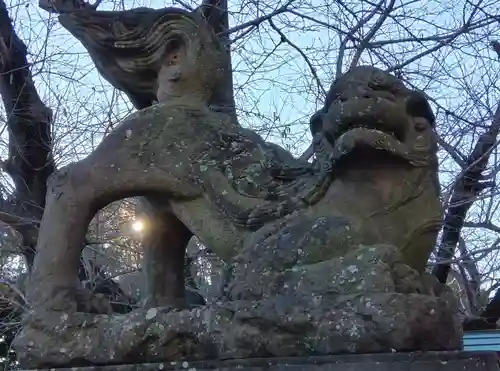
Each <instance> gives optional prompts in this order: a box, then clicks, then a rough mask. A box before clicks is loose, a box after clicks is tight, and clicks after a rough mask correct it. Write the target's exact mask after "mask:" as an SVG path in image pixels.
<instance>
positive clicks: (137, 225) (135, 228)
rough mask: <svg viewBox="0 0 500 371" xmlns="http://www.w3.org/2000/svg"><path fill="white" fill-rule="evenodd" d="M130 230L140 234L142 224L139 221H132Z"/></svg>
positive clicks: (142, 227)
mask: <svg viewBox="0 0 500 371" xmlns="http://www.w3.org/2000/svg"><path fill="white" fill-rule="evenodd" d="M132 229H133V231H134V232H142V231H143V229H144V223H143V222H142V221H141V220H134V222H133V223H132Z"/></svg>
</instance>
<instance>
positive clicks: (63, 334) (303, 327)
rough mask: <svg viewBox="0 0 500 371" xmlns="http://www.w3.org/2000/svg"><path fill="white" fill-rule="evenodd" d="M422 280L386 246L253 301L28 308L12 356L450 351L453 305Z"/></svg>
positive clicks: (326, 264) (271, 284)
mask: <svg viewBox="0 0 500 371" xmlns="http://www.w3.org/2000/svg"><path fill="white" fill-rule="evenodd" d="M431 278H432V277H427V276H422V277H421V276H419V274H418V273H417V272H416V271H414V270H412V269H411V268H409V267H408V266H406V265H405V264H404V263H403V262H402V258H401V255H400V253H399V251H398V250H397V249H395V248H393V247H391V246H385V245H381V246H372V247H366V246H361V247H359V248H358V249H357V250H355V251H352V252H351V253H348V254H347V255H346V256H345V257H343V258H335V259H332V260H329V261H323V262H320V263H315V264H310V265H302V266H294V267H290V269H287V270H285V271H283V272H282V273H281V275H280V276H279V277H278V276H275V277H268V282H267V286H266V290H263V291H261V292H260V296H259V299H257V300H256V299H253V300H233V301H223V302H220V303H218V304H215V305H207V306H205V307H200V308H197V309H194V310H181V311H172V310H170V311H169V310H162V309H160V308H151V309H141V310H135V311H133V312H131V313H129V314H125V315H116V314H115V315H92V314H88V313H82V312H76V313H71V312H55V311H51V312H42V311H40V310H37V311H35V312H34V313H32V314H31V316H30V317H29V318H28V319H27V322H26V324H25V326H24V329H23V331H22V332H21V335H20V336H19V337H18V338H17V339H16V341H17V343H18V345H19V344H23V346H22V347H21V346H18V357H19V359H20V361H21V362H22V364H23V365H25V366H26V367H27V366H29V365H37V367H51V366H54V367H55V366H64V365H87V364H105V363H110V362H111V363H114V362H122V363H123V362H134V361H136V360H138V359H142V360H145V361H156V360H158V361H159V360H168V361H174V360H197V359H198V360H199V359H229V358H246V357H269V356H274V357H287V356H299V355H310V354H317V355H326V354H335V353H366V352H393V351H405V350H413V349H419V350H447V349H449V350H454V349H459V348H460V347H461V337H462V336H461V331H460V319H459V318H458V316H457V315H454V314H455V313H456V312H457V303H456V300H455V298H454V297H453V295H452V293H451V291H449V290H446V289H444V290H439V289H436V288H437V287H438V286H437V285H434V284H435V282H434V281H433V280H432V279H431ZM248 282H253V280H251V281H248ZM257 284H258V282H256V285H257ZM254 291H255V290H254ZM440 291H441V292H440Z"/></svg>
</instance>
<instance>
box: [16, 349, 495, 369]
mask: <svg viewBox="0 0 500 371" xmlns="http://www.w3.org/2000/svg"><path fill="white" fill-rule="evenodd" d="M47 370H48V369H47ZM50 370H51V371H52V370H58V371H158V370H185V371H208V370H218V371H229V370H239V371H264V370H266V371H281V370H290V371H292V370H293V371H295V370H297V371H298V370H304V371H462V370H463V371H500V364H499V358H498V355H497V354H496V353H494V352H462V351H457V352H428V353H423V352H413V353H392V354H359V355H358V354H355V355H337V356H324V357H295V358H256V359H241V360H227V361H196V362H187V361H179V362H165V363H141V364H125V365H109V366H89V367H72V368H58V369H50ZM26 371H27V370H26Z"/></svg>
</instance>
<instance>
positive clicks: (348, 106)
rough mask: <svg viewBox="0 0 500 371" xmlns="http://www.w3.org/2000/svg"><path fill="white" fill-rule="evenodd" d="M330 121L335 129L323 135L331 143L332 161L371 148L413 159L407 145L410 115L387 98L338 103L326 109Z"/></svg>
mask: <svg viewBox="0 0 500 371" xmlns="http://www.w3.org/2000/svg"><path fill="white" fill-rule="evenodd" d="M327 115H328V116H329V119H332V118H334V117H335V118H336V120H337V122H336V123H335V130H333V132H332V131H330V132H329V133H327V134H326V135H327V136H328V139H329V141H330V142H331V143H333V160H334V161H336V160H339V159H340V158H342V157H344V156H346V155H348V154H351V153H354V152H355V151H356V150H357V149H360V148H371V149H375V150H380V151H384V152H386V153H388V154H391V155H394V156H397V157H399V158H402V159H406V160H408V161H410V162H415V161H417V162H420V161H421V160H422V158H421V156H417V158H415V154H414V153H413V148H411V147H412V146H411V145H409V144H408V143H406V138H407V133H408V130H409V127H410V126H409V125H410V124H411V116H410V115H409V113H408V112H407V110H406V107H405V106H404V105H402V104H401V102H400V103H397V102H395V101H394V100H392V99H388V98H386V97H383V98H381V97H375V98H374V97H370V98H355V99H349V100H345V101H337V102H336V103H334V104H332V106H330V109H329V110H328V114H327Z"/></svg>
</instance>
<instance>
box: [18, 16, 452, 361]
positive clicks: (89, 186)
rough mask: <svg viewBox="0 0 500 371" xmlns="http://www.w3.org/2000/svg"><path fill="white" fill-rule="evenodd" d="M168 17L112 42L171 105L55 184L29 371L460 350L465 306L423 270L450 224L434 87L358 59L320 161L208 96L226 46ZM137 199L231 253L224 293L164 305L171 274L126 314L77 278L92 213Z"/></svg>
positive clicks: (324, 137) (331, 104)
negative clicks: (412, 85)
mask: <svg viewBox="0 0 500 371" xmlns="http://www.w3.org/2000/svg"><path fill="white" fill-rule="evenodd" d="M79 17H80V16H79ZM106 17H107V16H106ZM106 17H104V18H106ZM165 17H167V16H165ZM169 17H173V18H174V19H175V22H174V23H171V24H170V26H168V27H167V26H165V27H163V26H161V25H159V24H157V29H162V30H163V31H162V32H164V33H165V34H162V40H164V41H165V40H167V41H166V42H165V43H164V44H162V43H156V41H155V42H152V41H151V42H150V41H147V40H160V38H156V37H152V38H148V37H144V38H142V39H141V38H139V37H137V36H133V37H131V39H132V42H131V43H129V44H128V43H122V40H123V39H122V38H121V37H118V39H119V40H115V41H113V44H112V45H113V46H114V47H116V46H117V45H122V46H127V45H135V46H133V47H131V49H130V50H133V49H134V48H137V50H140V51H141V52H140V53H139V54H140V55H141V57H140V58H138V62H137V65H135V64H134V63H133V61H132V60H130V63H125V62H123V61H124V60H126V58H125V59H123V60H122V61H121V62H120V63H117V64H116V65H117V66H119V68H117V69H115V70H114V71H113V69H112V68H111V69H109V71H111V72H110V73H109V75H108V76H110V77H109V78H110V79H112V78H114V77H116V76H118V77H119V79H121V78H122V77H123V76H125V75H123V71H125V70H126V69H127V68H129V70H128V71H130V72H129V73H130V74H131V77H130V78H134V79H136V78H138V76H145V73H146V71H149V72H148V74H149V75H150V76H153V75H154V76H156V80H155V83H154V85H155V86H157V91H156V93H155V97H156V98H158V100H159V103H158V104H155V105H153V106H150V107H147V108H144V109H141V110H140V111H138V112H136V113H134V114H132V115H130V116H129V117H128V118H126V119H125V120H124V121H123V122H122V123H121V124H120V125H119V126H118V127H116V128H115V130H114V131H113V132H112V133H110V134H109V135H108V136H107V137H106V138H104V140H103V141H102V143H101V144H100V145H99V146H98V147H97V148H96V150H95V151H94V152H92V154H90V155H89V156H88V157H87V158H86V159H84V160H82V161H79V162H75V163H73V164H70V165H68V166H66V167H65V168H63V169H61V170H59V171H58V172H57V173H55V174H54V175H53V176H52V178H51V180H50V182H49V185H48V189H49V190H48V194H47V201H46V208H45V212H44V216H43V219H42V223H41V228H40V234H39V240H38V245H37V255H36V258H35V263H34V268H33V273H32V277H31V280H30V285H29V287H28V290H27V296H28V300H29V301H30V302H31V303H32V305H33V307H34V308H35V310H34V312H33V313H32V314H30V316H28V318H27V319H26V324H25V326H24V327H23V330H22V332H21V333H20V335H19V336H18V337H17V339H16V343H15V344H16V351H17V354H19V357H20V359H21V360H22V361H23V362H24V364H22V367H26V366H30V367H39V366H41V365H43V366H44V367H54V366H64V365H71V366H75V365H77V364H103V363H107V362H114V363H119V362H130V360H131V359H133V360H134V361H135V362H137V357H140V359H141V360H147V361H149V362H151V361H154V360H163V361H164V360H169V361H170V360H172V361H173V360H175V361H178V360H179V357H185V358H186V359H208V358H242V357H263V356H266V357H267V356H276V357H278V356H284V357H286V356H296V355H311V354H332V353H336V352H341V353H345V352H349V353H359V352H392V351H394V350H396V351H406V350H444V349H447V350H448V349H459V348H460V346H461V333H460V328H461V326H460V320H459V317H458V315H457V313H458V311H457V303H456V301H455V299H454V298H453V295H451V294H450V291H449V290H447V288H445V287H441V286H439V285H438V284H437V283H436V282H435V281H434V280H433V279H432V277H429V276H428V275H427V274H426V273H425V272H424V268H425V265H426V262H427V260H428V258H429V255H430V253H431V251H432V249H433V247H434V243H435V240H436V236H437V233H438V231H439V228H440V226H441V219H442V208H441V204H440V200H439V185H438V182H437V159H436V152H437V145H436V138H435V133H434V116H433V114H432V110H431V109H430V107H429V104H428V103H427V101H426V99H425V97H424V96H423V95H422V94H421V93H419V92H416V91H412V90H410V89H407V88H406V87H405V86H404V85H403V84H402V83H401V82H400V81H399V80H398V79H396V78H394V77H393V76H391V75H390V74H387V73H385V72H384V71H381V70H379V69H377V68H374V67H357V68H354V69H352V70H350V71H348V72H347V73H346V74H344V75H343V76H341V77H340V78H339V79H338V80H336V81H335V82H334V83H333V85H332V87H331V89H330V92H329V94H328V96H327V99H326V101H325V106H324V107H323V109H322V110H320V112H318V113H317V114H315V115H313V117H312V119H311V133H312V136H313V148H314V151H315V157H316V160H315V162H314V163H313V164H308V163H305V162H303V161H300V160H297V159H294V158H293V157H292V156H291V155H290V154H289V153H288V152H286V151H285V150H283V149H282V148H281V147H279V146H276V145H273V144H270V143H267V142H265V141H264V140H263V139H262V138H261V137H260V136H259V135H257V134H256V133H254V132H252V131H251V130H248V129H245V128H242V127H241V126H240V125H239V123H238V121H237V120H236V119H235V117H234V116H231V115H228V114H225V113H224V112H220V111H217V110H214V109H213V107H211V104H210V102H211V99H212V97H213V94H214V90H216V89H217V87H218V86H219V84H220V81H221V79H222V73H221V71H220V68H221V65H222V64H223V63H222V62H221V61H223V58H224V55H223V49H222V47H221V46H220V45H219V44H218V41H217V39H216V38H215V37H213V34H210V33H207V28H206V24H205V23H204V22H203V20H201V19H198V18H196V17H191V16H186V15H185V14H183V15H182V16H179V15H178V14H177V13H176V14H174V15H172V16H170V15H169V16H168V17H167V18H168V19H171V18H169ZM79 22H81V18H80V20H79ZM97 23H99V22H97ZM153 23H154V22H153ZM106 27H108V26H106ZM109 27H111V26H109ZM129 31H130V30H129ZM129 31H127V32H129ZM127 32H124V34H126V35H129V33H127ZM152 33H154V32H152ZM132 34H133V33H132V32H130V35H132ZM138 34H139V33H138ZM138 34H137V35H138ZM141 35H143V36H144V34H141ZM80 38H81V39H84V38H85V37H84V36H81V35H80ZM102 40H105V38H103V39H102ZM111 40H113V38H111ZM137 40H139V41H140V40H142V41H140V42H138V41H137ZM144 40H146V41H144ZM118 41H119V42H120V43H118ZM103 42H104V41H103ZM89 43H90V41H89ZM155 43H156V44H155ZM149 44H151V45H153V44H154V45H157V47H156V49H155V48H152V49H148V48H147V47H146V46H145V45H149ZM103 45H104V44H103ZM93 47H95V45H94V46H93ZM145 55H149V57H150V58H149V57H148V58H146V57H145ZM153 56H154V57H153ZM139 60H140V62H139ZM124 66H125V67H124ZM144 66H149V67H147V68H146V67H144ZM143 67H144V69H143ZM150 69H154V70H151V71H150ZM109 71H108V72H109ZM123 81H124V80H123ZM148 86H149V88H148V89H150V88H151V86H153V84H150V85H148ZM131 196H147V197H150V198H151V199H153V200H157V201H158V202H159V203H161V204H163V205H166V206H167V207H168V210H169V212H170V213H171V214H172V215H174V216H175V218H176V219H175V220H174V221H175V223H177V222H180V224H181V226H182V227H184V226H185V227H187V228H188V229H189V231H190V232H191V233H193V234H194V235H196V236H197V237H198V238H199V239H200V240H201V241H202V242H203V243H205V244H207V245H209V246H210V247H211V248H212V249H213V251H214V252H215V253H217V254H218V255H219V256H220V257H221V258H222V259H224V260H225V261H226V262H227V264H228V266H229V267H230V270H229V271H230V274H229V275H228V277H227V282H226V287H225V292H224V294H223V295H221V298H220V301H219V302H218V303H217V304H213V305H207V306H205V307H203V308H201V309H200V308H198V309H195V310H188V309H184V310H179V309H180V308H172V307H162V301H161V294H162V293H161V286H166V285H169V284H171V282H157V285H156V286H155V287H153V289H152V290H153V292H152V296H153V297H156V298H159V299H158V300H156V301H152V302H151V303H149V304H148V305H147V306H146V307H145V308H141V309H137V310H135V311H133V312H131V313H129V314H126V315H123V316H116V315H113V314H110V313H109V309H108V308H107V307H106V303H102V302H101V301H100V300H101V299H102V298H96V297H93V296H92V294H91V293H88V292H86V291H84V290H82V289H80V288H78V287H77V286H76V284H75V282H76V275H77V271H78V258H79V256H80V249H81V246H82V241H83V239H84V236H85V232H86V230H87V227H88V223H89V222H90V220H91V219H92V217H93V215H94V214H95V213H96V212H97V211H98V210H99V209H100V208H102V207H104V206H105V205H107V204H109V203H110V202H113V201H115V200H117V199H121V198H125V197H131ZM163 255H164V256H165V255H168V254H165V253H164V254H163ZM167 259H168V256H167ZM167 259H166V260H167ZM166 260H165V261H166ZM145 274H146V276H147V275H148V273H147V272H146V273H145ZM155 279H156V276H155ZM155 290H156V291H155ZM172 309H176V310H172ZM91 338H97V339H99V340H100V341H102V342H103V344H100V343H99V342H92V341H90V340H88V339H91ZM73 339H80V340H79V341H75V340H73ZM81 339H84V340H81ZM58 349H62V350H61V351H60V352H59V351H58ZM179 354H181V355H182V356H179ZM141 357H142V358H141Z"/></svg>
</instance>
